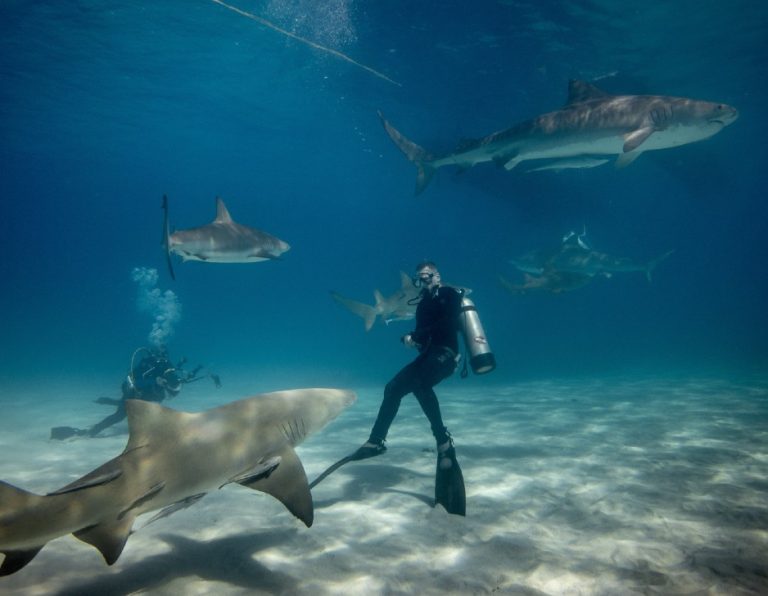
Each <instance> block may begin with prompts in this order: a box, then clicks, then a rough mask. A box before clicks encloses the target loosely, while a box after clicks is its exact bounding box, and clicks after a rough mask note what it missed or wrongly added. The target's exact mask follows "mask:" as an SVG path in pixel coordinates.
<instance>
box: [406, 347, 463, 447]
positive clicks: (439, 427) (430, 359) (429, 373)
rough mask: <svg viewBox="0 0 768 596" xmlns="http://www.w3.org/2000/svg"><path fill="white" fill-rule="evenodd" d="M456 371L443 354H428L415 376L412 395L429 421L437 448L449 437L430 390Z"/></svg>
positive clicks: (437, 403)
mask: <svg viewBox="0 0 768 596" xmlns="http://www.w3.org/2000/svg"><path fill="white" fill-rule="evenodd" d="M455 369H456V361H455V360H454V359H453V358H451V357H450V355H449V354H447V353H445V352H429V353H428V354H427V357H426V358H424V359H423V361H422V362H421V363H420V366H419V368H418V370H417V371H416V372H417V375H416V376H415V386H414V388H413V394H414V395H415V396H416V399H417V400H418V401H419V405H420V406H421V409H422V410H423V411H424V414H425V415H426V416H427V420H429V424H430V426H431V428H432V434H433V435H434V436H435V441H437V445H438V447H439V446H441V445H443V444H445V443H446V442H448V440H449V438H450V435H449V433H448V430H447V429H446V428H445V424H444V423H443V416H442V413H441V412H440V402H439V401H438V400H437V395H435V392H434V390H433V389H432V388H433V387H434V386H435V385H437V384H438V383H439V382H440V381H442V380H443V379H445V378H446V377H449V376H451V374H452V373H453V371H454V370H455Z"/></svg>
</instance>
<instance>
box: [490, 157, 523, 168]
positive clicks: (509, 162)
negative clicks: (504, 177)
mask: <svg viewBox="0 0 768 596" xmlns="http://www.w3.org/2000/svg"><path fill="white" fill-rule="evenodd" d="M494 161H495V162H496V165H499V166H501V167H503V168H504V169H505V170H507V171H509V170H512V169H514V168H515V167H517V164H519V163H520V162H521V161H523V159H522V158H521V157H520V154H519V153H517V152H515V153H513V154H511V155H504V156H502V157H499V158H498V159H496V160H494Z"/></svg>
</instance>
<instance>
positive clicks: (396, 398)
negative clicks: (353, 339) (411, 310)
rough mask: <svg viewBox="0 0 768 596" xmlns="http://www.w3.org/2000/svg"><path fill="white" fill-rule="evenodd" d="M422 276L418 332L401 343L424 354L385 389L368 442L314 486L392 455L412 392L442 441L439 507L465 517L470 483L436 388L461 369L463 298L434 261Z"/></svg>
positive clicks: (419, 274)
mask: <svg viewBox="0 0 768 596" xmlns="http://www.w3.org/2000/svg"><path fill="white" fill-rule="evenodd" d="M416 275H417V277H416V279H415V280H414V283H415V284H416V285H417V286H419V287H421V288H422V291H421V295H420V301H419V304H418V306H417V307H416V329H415V330H414V331H412V332H411V333H409V334H407V335H404V336H403V337H402V338H401V341H402V342H403V343H404V344H405V345H407V346H409V347H415V348H417V349H418V350H419V355H418V356H417V357H416V359H415V360H413V362H411V363H410V364H407V365H406V366H405V367H404V368H403V369H402V370H400V372H398V373H397V374H396V375H395V376H394V377H393V378H392V380H391V381H390V382H389V383H387V386H386V387H385V388H384V399H383V400H382V402H381V406H380V407H379V414H378V416H377V417H376V422H375V423H374V425H373V428H372V429H371V434H370V436H369V438H368V441H367V442H366V443H364V444H363V445H362V446H361V447H360V448H359V449H358V450H357V451H355V452H354V453H352V454H351V455H349V456H347V457H345V458H343V459H341V460H339V461H338V462H336V463H335V464H334V465H332V466H331V467H330V468H328V469H327V470H325V472H323V473H322V474H321V475H320V476H319V477H318V478H317V479H315V480H314V482H312V484H310V488H311V487H314V486H316V485H317V484H318V483H319V482H320V481H321V480H323V479H324V478H325V477H327V476H328V475H329V474H330V473H331V472H333V471H334V470H337V469H338V468H339V467H340V466H342V465H344V464H345V463H348V462H351V461H358V460H361V459H367V458H369V457H374V456H376V455H381V454H382V453H384V452H385V451H386V450H387V448H386V446H385V445H384V441H385V439H386V438H387V433H388V432H389V427H390V426H391V425H392V422H393V421H394V419H395V416H396V415H397V411H398V409H399V408H400V402H401V401H402V399H403V397H405V396H406V395H407V394H408V393H413V394H414V395H415V396H416V399H417V400H418V402H419V405H420V406H421V409H422V410H423V411H424V414H426V416H427V419H428V420H429V423H430V426H431V427H432V434H433V435H434V437H435V441H436V442H437V473H436V476H435V503H440V504H441V505H443V506H444V507H445V509H446V510H447V511H448V513H454V514H458V515H465V510H466V504H465V493H464V479H463V477H462V473H461V468H460V467H459V464H458V462H457V461H456V452H455V450H454V447H453V439H452V438H451V435H450V433H448V430H447V429H446V428H445V425H444V423H443V417H442V414H441V413H440V404H439V402H438V401H437V395H435V392H434V390H433V389H432V388H433V387H434V386H435V385H437V384H438V383H439V382H440V381H442V380H443V379H445V378H447V377H449V376H451V375H452V374H453V372H454V371H455V370H456V367H457V365H458V361H459V355H458V349H459V348H458V339H457V334H458V332H459V315H460V313H461V301H462V293H461V292H460V291H459V290H457V289H455V288H452V287H450V286H443V285H441V284H440V272H439V271H438V270H437V266H436V265H435V264H434V263H432V262H431V261H426V262H424V263H421V264H420V265H419V266H418V267H417V268H416Z"/></svg>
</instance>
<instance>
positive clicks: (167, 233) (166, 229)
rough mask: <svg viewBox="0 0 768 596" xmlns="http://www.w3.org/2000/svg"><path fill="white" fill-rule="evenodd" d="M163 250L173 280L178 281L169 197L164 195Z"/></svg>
mask: <svg viewBox="0 0 768 596" xmlns="http://www.w3.org/2000/svg"><path fill="white" fill-rule="evenodd" d="M163 248H165V260H166V262H167V263H168V271H169V272H170V274H171V279H174V280H175V279H176V275H174V273H173V263H171V229H170V225H169V223H168V195H163Z"/></svg>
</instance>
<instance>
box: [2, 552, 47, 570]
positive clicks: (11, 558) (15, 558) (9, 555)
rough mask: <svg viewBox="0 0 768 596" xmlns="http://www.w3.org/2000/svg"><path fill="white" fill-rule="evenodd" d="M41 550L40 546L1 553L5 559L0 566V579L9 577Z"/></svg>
mask: <svg viewBox="0 0 768 596" xmlns="http://www.w3.org/2000/svg"><path fill="white" fill-rule="evenodd" d="M42 548H43V547H42V546H38V547H35V548H29V549H26V550H6V551H1V552H2V553H3V554H4V555H5V559H3V564H2V565H0V577H2V576H5V575H11V574H12V573H16V572H17V571H18V570H19V569H22V568H23V567H25V566H26V564H27V563H29V562H30V561H31V560H32V559H34V558H35V556H37V553H39V552H40V551H41V550H42Z"/></svg>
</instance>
